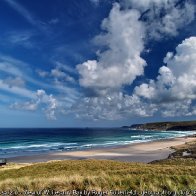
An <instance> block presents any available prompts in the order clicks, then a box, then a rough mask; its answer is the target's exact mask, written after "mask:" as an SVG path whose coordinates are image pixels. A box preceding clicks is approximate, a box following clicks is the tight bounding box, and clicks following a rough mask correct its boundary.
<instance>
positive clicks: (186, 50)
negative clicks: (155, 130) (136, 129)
mask: <svg viewBox="0 0 196 196" xmlns="http://www.w3.org/2000/svg"><path fill="white" fill-rule="evenodd" d="M195 15H196V2H195V1H194V0H82V1H81V0H66V1H65V0H55V1H53V0H40V1H31V0H1V1H0V29H1V31H0V127H119V126H123V125H131V124H134V123H144V122H153V121H172V120H177V121H178V120H193V119H195V117H196V19H195Z"/></svg>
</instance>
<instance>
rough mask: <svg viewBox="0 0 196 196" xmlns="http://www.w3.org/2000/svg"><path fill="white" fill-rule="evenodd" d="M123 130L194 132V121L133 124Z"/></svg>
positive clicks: (195, 124) (195, 123) (195, 127)
mask: <svg viewBox="0 0 196 196" xmlns="http://www.w3.org/2000/svg"><path fill="white" fill-rule="evenodd" d="M125 128H131V129H137V130H157V131H171V130H173V131H193V130H196V121H180V122H154V123H153V122H152V123H145V124H133V125H131V126H126V127H125Z"/></svg>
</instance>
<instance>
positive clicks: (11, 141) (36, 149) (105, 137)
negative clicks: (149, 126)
mask: <svg viewBox="0 0 196 196" xmlns="http://www.w3.org/2000/svg"><path fill="white" fill-rule="evenodd" d="M195 133H196V132H195V131H184V132H183V131H136V130H129V129H125V128H111V129H109V128H106V129H105V128H66V129H0V158H8V157H15V156H23V155H31V154H40V153H48V152H56V151H70V150H84V149H89V148H104V147H112V146H120V145H127V144H133V143H141V142H148V141H154V140H160V139H169V138H175V137H182V136H188V135H192V134H195Z"/></svg>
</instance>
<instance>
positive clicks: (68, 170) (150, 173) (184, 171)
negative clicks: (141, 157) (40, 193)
mask: <svg viewBox="0 0 196 196" xmlns="http://www.w3.org/2000/svg"><path fill="white" fill-rule="evenodd" d="M195 187H196V160H195V159H170V160H165V161H161V162H158V163H153V164H142V163H126V162H117V161H106V160H77V161H76V160H74V161H54V162H48V163H38V164H33V165H29V166H25V167H21V168H15V169H7V170H3V169H0V190H1V191H3V190H8V189H9V190H10V189H12V190H18V191H24V190H26V189H28V190H32V191H37V190H42V189H54V190H59V191H60V190H73V189H74V190H84V189H85V190H92V189H96V190H97V191H104V190H105V191H107V190H137V191H143V190H151V191H160V190H169V191H179V190H185V189H186V190H187V189H192V190H193V189H195Z"/></svg>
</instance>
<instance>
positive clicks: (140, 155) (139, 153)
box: [7, 136, 196, 163]
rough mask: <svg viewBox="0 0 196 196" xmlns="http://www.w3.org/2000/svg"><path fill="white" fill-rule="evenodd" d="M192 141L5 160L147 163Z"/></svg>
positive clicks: (165, 141)
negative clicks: (91, 160) (173, 148)
mask: <svg viewBox="0 0 196 196" xmlns="http://www.w3.org/2000/svg"><path fill="white" fill-rule="evenodd" d="M193 140H196V138H195V137H194V136H192V137H191V136H184V137H177V138H170V139H163V140H156V141H149V142H143V143H135V144H127V145H121V146H112V147H106V148H97V149H95V148H93V149H92V148H91V149H85V150H77V151H63V152H49V153H42V154H36V155H35V154H34V155H25V156H16V157H9V158H7V160H8V163H9V162H14V163H39V162H48V161H58V160H82V159H97V160H103V159H105V160H116V161H126V162H142V163H149V162H152V161H155V160H162V159H166V158H168V156H169V155H170V154H171V153H173V152H174V150H172V149H171V147H172V146H177V145H181V144H184V143H186V142H190V141H193Z"/></svg>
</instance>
